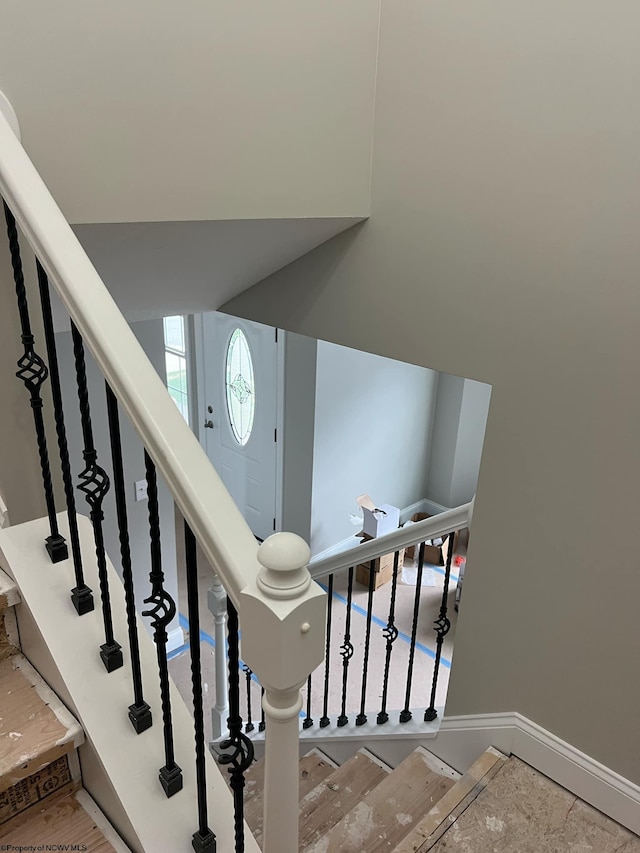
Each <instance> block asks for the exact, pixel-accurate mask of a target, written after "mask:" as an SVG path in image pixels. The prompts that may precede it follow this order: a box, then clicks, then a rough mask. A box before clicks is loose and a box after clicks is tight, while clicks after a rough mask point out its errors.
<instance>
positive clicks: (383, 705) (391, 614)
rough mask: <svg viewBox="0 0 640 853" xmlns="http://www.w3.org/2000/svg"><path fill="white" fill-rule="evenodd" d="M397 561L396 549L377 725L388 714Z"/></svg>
mask: <svg viewBox="0 0 640 853" xmlns="http://www.w3.org/2000/svg"><path fill="white" fill-rule="evenodd" d="M399 563H400V552H399V551H396V552H395V554H394V556H393V578H392V579H391V600H390V602H389V617H388V619H387V625H386V627H385V628H384V629H383V631H382V636H383V637H384V638H385V640H386V641H387V648H386V652H385V660H384V676H383V679H382V703H381V706H380V711H379V712H378V717H377V719H376V722H377V723H378V725H379V726H381V725H383V724H384V723H386V722H387V721H388V720H389V714H388V713H387V695H388V692H389V669H390V667H391V652H392V651H393V644H394V643H395V641H396V640H397V639H398V629H397V628H396V625H395V618H396V592H397V589H398V569H399Z"/></svg>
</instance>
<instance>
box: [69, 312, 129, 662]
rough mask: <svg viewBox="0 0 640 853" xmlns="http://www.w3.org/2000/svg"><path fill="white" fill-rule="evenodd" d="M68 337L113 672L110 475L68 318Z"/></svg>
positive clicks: (104, 649) (116, 658)
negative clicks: (107, 536) (107, 535)
mask: <svg viewBox="0 0 640 853" xmlns="http://www.w3.org/2000/svg"><path fill="white" fill-rule="evenodd" d="M71 338H72V340H73V354H74V357H75V366H76V380H77V385H78V401H79V403H80V420H81V423H82V436H83V441H84V450H83V451H82V456H83V458H84V462H85V467H84V470H83V471H81V472H80V474H79V475H78V479H79V480H80V485H79V486H78V489H79V490H80V491H81V492H83V494H84V495H85V497H86V500H87V503H88V504H89V510H90V511H89V518H90V519H91V523H92V525H93V537H94V541H95V545H96V559H97V564H98V578H99V581H100V599H101V602H102V618H103V622H104V636H105V641H104V644H103V645H102V646H100V657H101V658H102V662H103V664H104V666H105V669H106V670H107V672H113V670H114V669H118V668H119V667H121V666H122V649H121V647H120V644H119V643H117V642H116V640H115V637H114V635H113V619H112V616H111V598H110V594H109V578H108V575H107V558H106V555H105V550H104V532H103V529H102V522H103V520H104V513H103V512H102V502H103V500H104V497H105V495H106V494H107V492H108V491H109V477H108V476H107V472H106V471H105V470H104V468H101V467H100V466H99V465H98V454H97V451H96V449H95V446H94V443H93V428H92V426H91V410H90V407H89V391H88V388H87V369H86V365H85V360H84V345H83V343H82V336H81V335H80V332H79V331H78V329H77V328H76V326H75V323H74V322H73V321H71Z"/></svg>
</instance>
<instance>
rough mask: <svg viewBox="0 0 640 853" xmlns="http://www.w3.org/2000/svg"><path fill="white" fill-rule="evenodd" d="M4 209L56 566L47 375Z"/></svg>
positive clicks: (59, 551) (59, 552) (59, 544)
mask: <svg viewBox="0 0 640 853" xmlns="http://www.w3.org/2000/svg"><path fill="white" fill-rule="evenodd" d="M3 205H4V216H5V220H6V223H7V237H8V238H9V253H10V255H11V266H12V269H13V279H14V282H15V286H16V297H17V300H18V314H19V317H20V329H21V332H22V347H23V350H24V352H23V354H22V356H21V357H20V358H19V359H18V371H17V373H16V376H17V377H18V379H20V380H22V382H23V383H24V386H25V388H26V389H27V391H28V392H29V403H30V405H31V411H32V413H33V422H34V426H35V430H36V439H37V442H38V454H39V456H40V470H41V472H42V485H43V489H44V499H45V503H46V507H47V515H48V517H49V530H50V534H51V535H50V536H48V537H47V538H46V540H45V546H46V549H47V551H48V553H49V556H50V557H51V562H53V563H58V562H60V561H61V560H66V559H67V557H68V556H69V555H68V551H67V545H66V542H65V539H64V537H63V536H62V535H61V534H60V531H59V529H58V519H57V517H56V504H55V499H54V495H53V481H52V479H51V466H50V464H49V450H48V447H47V436H46V432H45V425H44V415H43V412H42V406H43V401H42V394H41V391H40V389H41V388H42V385H43V384H44V383H45V382H46V380H47V377H48V376H49V371H48V369H47V366H46V364H45V363H44V361H43V359H42V357H41V356H40V355H39V354H38V353H37V352H36V350H35V340H34V336H33V333H32V331H31V319H30V316H29V305H28V302H27V290H26V287H25V282H24V272H23V268H22V257H21V254H20V243H19V240H18V228H17V226H16V220H15V218H14V215H13V213H12V212H11V210H10V209H9V207H8V205H7V203H6V202H3Z"/></svg>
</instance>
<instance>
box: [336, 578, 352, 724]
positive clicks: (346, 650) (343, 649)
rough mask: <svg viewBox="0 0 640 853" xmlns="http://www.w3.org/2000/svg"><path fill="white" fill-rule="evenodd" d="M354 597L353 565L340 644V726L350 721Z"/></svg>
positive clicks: (338, 722)
mask: <svg viewBox="0 0 640 853" xmlns="http://www.w3.org/2000/svg"><path fill="white" fill-rule="evenodd" d="M352 598H353V566H352V567H351V568H350V569H349V579H348V581H347V614H346V619H345V624H344V639H343V641H342V645H341V646H340V654H341V655H342V708H341V710H340V716H339V717H338V720H337V724H338V726H340V727H342V726H346V725H347V723H348V722H349V717H347V682H348V680H349V661H350V660H351V658H352V657H353V645H352V643H351V601H352Z"/></svg>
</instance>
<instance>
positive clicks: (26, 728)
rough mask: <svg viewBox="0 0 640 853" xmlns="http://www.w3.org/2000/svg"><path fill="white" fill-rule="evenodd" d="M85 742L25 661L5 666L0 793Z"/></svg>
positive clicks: (1, 675) (0, 685)
mask: <svg viewBox="0 0 640 853" xmlns="http://www.w3.org/2000/svg"><path fill="white" fill-rule="evenodd" d="M83 742H84V734H83V732H82V729H81V728H80V725H79V723H78V722H77V721H76V720H74V718H73V717H72V716H71V714H70V713H69V712H68V711H67V709H66V708H65V707H64V705H63V704H62V703H61V702H60V700H59V699H58V697H57V696H56V695H55V694H54V693H53V691H52V690H51V689H50V688H49V687H48V686H47V685H46V684H45V682H44V681H43V680H42V678H41V677H40V675H38V673H37V672H36V671H35V669H34V668H33V667H32V666H31V664H30V663H29V662H28V661H27V659H26V658H25V657H24V656H23V655H21V654H17V655H14V656H13V657H10V658H8V659H7V660H4V661H2V662H0V791H5V790H6V789H7V788H9V787H11V786H12V785H15V784H16V783H17V782H19V781H20V780H21V779H24V778H26V777H27V776H30V775H32V774H33V773H35V772H37V771H38V770H40V769H41V768H43V767H45V766H46V765H47V764H49V763H50V762H51V761H54V760H55V759H57V758H60V757H61V756H62V755H66V754H67V753H69V752H70V751H71V750H73V749H74V748H75V747H77V746H80V744H82V743H83Z"/></svg>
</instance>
